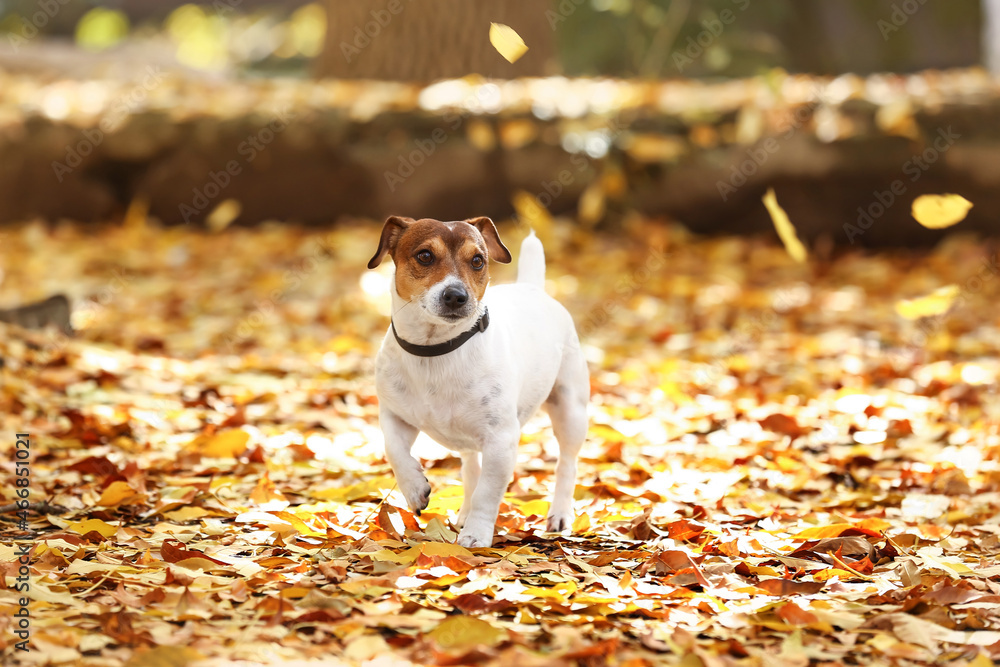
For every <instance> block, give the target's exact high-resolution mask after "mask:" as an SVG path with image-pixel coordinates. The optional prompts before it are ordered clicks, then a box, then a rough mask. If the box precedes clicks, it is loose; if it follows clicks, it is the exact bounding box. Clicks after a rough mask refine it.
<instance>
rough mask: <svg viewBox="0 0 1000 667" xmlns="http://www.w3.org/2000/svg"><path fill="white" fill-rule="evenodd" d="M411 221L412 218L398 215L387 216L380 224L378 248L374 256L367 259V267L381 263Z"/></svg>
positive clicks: (370, 267)
mask: <svg viewBox="0 0 1000 667" xmlns="http://www.w3.org/2000/svg"><path fill="white" fill-rule="evenodd" d="M412 222H413V219H412V218H401V217H399V216H398V215H392V216H389V218H388V219H387V220H386V221H385V224H384V225H382V238H380V239H379V241H378V250H376V251H375V256H374V257H372V258H371V259H370V260H369V261H368V268H369V269H374V268H375V267H376V266H378V265H379V264H381V263H382V260H383V259H385V256H386V255H387V254H388V253H391V252H392V251H393V250H395V249H396V244H397V243H398V242H399V237H400V236H402V235H403V232H404V231H405V230H406V228H407V227H409V226H410V224H411V223H412Z"/></svg>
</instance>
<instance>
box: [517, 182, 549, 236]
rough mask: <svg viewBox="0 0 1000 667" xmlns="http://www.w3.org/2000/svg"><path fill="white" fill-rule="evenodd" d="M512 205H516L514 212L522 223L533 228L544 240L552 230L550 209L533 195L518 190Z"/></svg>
mask: <svg viewBox="0 0 1000 667" xmlns="http://www.w3.org/2000/svg"><path fill="white" fill-rule="evenodd" d="M511 203H512V204H514V211H516V212H517V217H518V218H520V219H521V222H523V223H524V224H526V225H528V226H530V227H532V228H533V229H534V230H535V233H536V234H538V235H539V236H540V237H543V238H544V237H545V235H546V234H547V233H548V232H549V230H551V229H552V215H551V214H549V209H547V208H545V206H543V205H542V203H541V202H540V201H538V198H537V197H535V196H534V195H532V194H531V193H528V192H525V191H524V190H518V191H517V192H515V193H514V197H513V199H512V201H511Z"/></svg>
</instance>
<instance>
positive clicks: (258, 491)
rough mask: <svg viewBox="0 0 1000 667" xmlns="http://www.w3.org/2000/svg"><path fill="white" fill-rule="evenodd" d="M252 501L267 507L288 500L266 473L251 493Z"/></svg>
mask: <svg viewBox="0 0 1000 667" xmlns="http://www.w3.org/2000/svg"><path fill="white" fill-rule="evenodd" d="M250 499H251V500H253V501H254V502H255V503H257V504H258V505H265V504H267V503H269V502H271V501H274V500H277V501H285V502H287V500H288V499H287V498H285V496H284V495H283V494H282V493H281V491H279V490H278V489H277V487H275V486H274V482H272V481H271V477H270V475H268V474H267V473H266V472H265V473H264V474H263V476H261V478H260V479H259V480H258V481H257V486H255V487H254V489H253V491H251V492H250ZM279 518H280V517H279ZM300 521H301V520H300Z"/></svg>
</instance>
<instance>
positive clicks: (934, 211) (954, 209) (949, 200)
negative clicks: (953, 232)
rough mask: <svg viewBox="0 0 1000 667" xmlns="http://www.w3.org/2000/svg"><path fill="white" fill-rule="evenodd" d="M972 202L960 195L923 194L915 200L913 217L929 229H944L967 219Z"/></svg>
mask: <svg viewBox="0 0 1000 667" xmlns="http://www.w3.org/2000/svg"><path fill="white" fill-rule="evenodd" d="M971 208H972V202H970V201H969V200H968V199H966V198H965V197H962V196H960V195H922V196H920V197H917V198H916V199H915V200H914V201H913V209H912V212H913V217H914V218H915V219H916V221H917V222H919V223H920V224H921V225H923V226H924V227H926V228H927V229H944V228H945V227H951V226H952V225H957V224H958V223H960V222H962V221H963V220H965V216H966V215H968V214H969V209H971Z"/></svg>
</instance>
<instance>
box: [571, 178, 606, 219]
mask: <svg viewBox="0 0 1000 667" xmlns="http://www.w3.org/2000/svg"><path fill="white" fill-rule="evenodd" d="M605 204H606V200H605V196H604V183H603V181H601V180H596V181H594V182H593V183H591V184H590V185H588V186H587V189H586V190H584V191H583V194H582V195H580V201H579V202H578V203H577V215H578V217H579V218H580V222H582V223H584V224H586V225H589V226H593V225H594V224H596V223H598V222H600V221H601V219H602V218H603V217H604V211H605Z"/></svg>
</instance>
